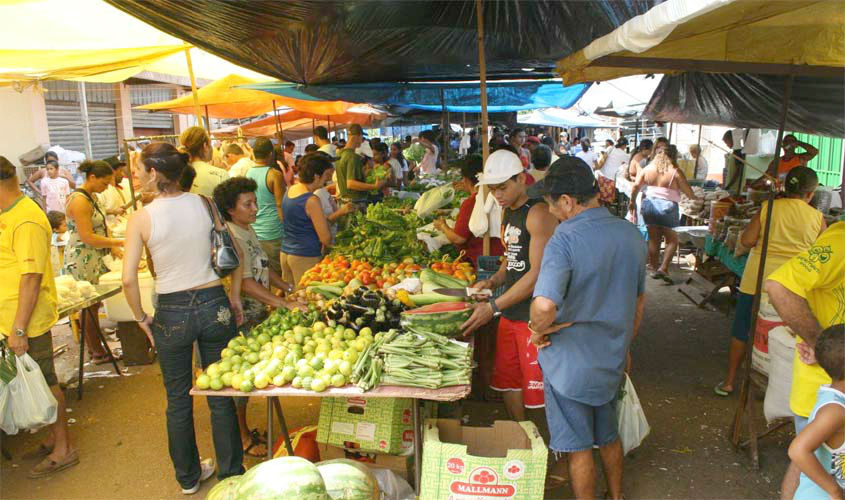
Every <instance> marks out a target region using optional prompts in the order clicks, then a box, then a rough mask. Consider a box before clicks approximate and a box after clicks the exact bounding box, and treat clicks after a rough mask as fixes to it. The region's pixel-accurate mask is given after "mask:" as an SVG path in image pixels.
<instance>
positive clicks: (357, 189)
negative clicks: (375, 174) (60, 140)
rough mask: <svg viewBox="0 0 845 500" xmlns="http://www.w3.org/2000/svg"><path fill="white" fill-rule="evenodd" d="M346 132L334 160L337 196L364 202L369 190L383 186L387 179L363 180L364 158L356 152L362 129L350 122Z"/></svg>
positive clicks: (361, 141) (362, 139)
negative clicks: (346, 138)
mask: <svg viewBox="0 0 845 500" xmlns="http://www.w3.org/2000/svg"><path fill="white" fill-rule="evenodd" d="M347 132H348V135H349V139H348V140H347V141H346V146H345V147H344V148H343V149H341V150H340V152H339V155H338V160H337V162H335V173H336V174H337V197H338V198H342V199H343V200H346V201H351V202H355V203H366V201H367V195H368V193H369V191H377V190H379V189H381V188H383V187H384V185H385V184H386V183H387V181H385V180H381V181H378V182H376V183H369V182H365V181H364V179H365V177H364V160H363V158H362V157H361V156H360V155H359V154H358V153H357V152H356V150H357V149H358V148H359V147H360V146H361V144H362V143H363V142H364V130H363V129H362V128H361V126H360V125H357V124H352V125H350V126H349V129H348V130H347ZM368 146H369V145H368Z"/></svg>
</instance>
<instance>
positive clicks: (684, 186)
mask: <svg viewBox="0 0 845 500" xmlns="http://www.w3.org/2000/svg"><path fill="white" fill-rule="evenodd" d="M675 168H677V167H675ZM675 179H677V181H678V188H680V190H681V192H682V193H684V194H685V195H687V198H689V199H691V200H697V199H698V196H696V195H695V192H694V191H693V190H692V187H690V185H689V181H688V180H687V176H686V175H685V174H684V173H683V172H682V171H681V169H678V175H676V176H675Z"/></svg>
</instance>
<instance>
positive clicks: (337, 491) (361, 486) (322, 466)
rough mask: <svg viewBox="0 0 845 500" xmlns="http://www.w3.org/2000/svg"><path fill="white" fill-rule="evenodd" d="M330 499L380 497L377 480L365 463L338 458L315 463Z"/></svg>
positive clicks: (351, 499)
mask: <svg viewBox="0 0 845 500" xmlns="http://www.w3.org/2000/svg"><path fill="white" fill-rule="evenodd" d="M317 470H318V471H320V475H321V476H323V481H324V482H325V483H326V493H328V495H329V498H331V499H332V500H370V499H377V498H380V495H381V491H380V490H379V486H378V481H376V478H375V477H373V475H372V473H371V472H370V469H368V468H367V466H366V465H364V464H362V463H360V462H356V461H354V460H348V459H345V458H338V459H335V460H326V461H325V462H320V463H318V464H317Z"/></svg>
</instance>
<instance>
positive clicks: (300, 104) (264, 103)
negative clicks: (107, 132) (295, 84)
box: [137, 75, 354, 118]
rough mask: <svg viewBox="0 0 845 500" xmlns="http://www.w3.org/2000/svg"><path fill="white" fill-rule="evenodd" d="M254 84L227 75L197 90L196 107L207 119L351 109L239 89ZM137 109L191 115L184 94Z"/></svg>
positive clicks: (191, 104)
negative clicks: (288, 110)
mask: <svg viewBox="0 0 845 500" xmlns="http://www.w3.org/2000/svg"><path fill="white" fill-rule="evenodd" d="M255 83H258V82H257V80H254V79H252V78H247V77H244V76H240V75H228V76H226V77H224V78H221V79H220V80H216V81H214V82H211V83H209V84H208V85H206V86H204V87H202V88H201V89H199V90H197V97H198V99H199V106H200V108H202V110H203V112H205V113H207V114H208V116H209V117H211V118H249V117H251V116H258V115H262V114H264V113H269V112H272V111H273V109H275V108H278V107H282V106H287V107H289V108H293V109H296V110H299V111H304V112H309V113H314V114H320V115H323V116H324V117H325V115H334V114H342V113H345V112H346V110H347V109H349V108H350V107H352V106H354V104H352V103H348V102H342V101H317V100H307V101H306V100H301V99H292V98H289V97H282V96H277V95H274V94H270V93H267V92H262V91H260V90H250V89H245V88H239V86H241V85H249V84H255ZM137 109H146V110H150V111H170V112H172V113H183V114H193V113H194V112H195V108H194V99H193V96H192V95H190V94H188V95H184V96H182V97H178V98H176V99H171V100H169V101H161V102H154V103H151V104H145V105H143V106H138V108H137Z"/></svg>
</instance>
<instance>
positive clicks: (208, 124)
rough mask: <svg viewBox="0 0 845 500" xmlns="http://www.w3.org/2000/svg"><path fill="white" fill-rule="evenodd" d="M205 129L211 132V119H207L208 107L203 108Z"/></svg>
mask: <svg viewBox="0 0 845 500" xmlns="http://www.w3.org/2000/svg"><path fill="white" fill-rule="evenodd" d="M205 129H206V130H208V131H209V132H211V118H209V117H208V105H206V106H205Z"/></svg>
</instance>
